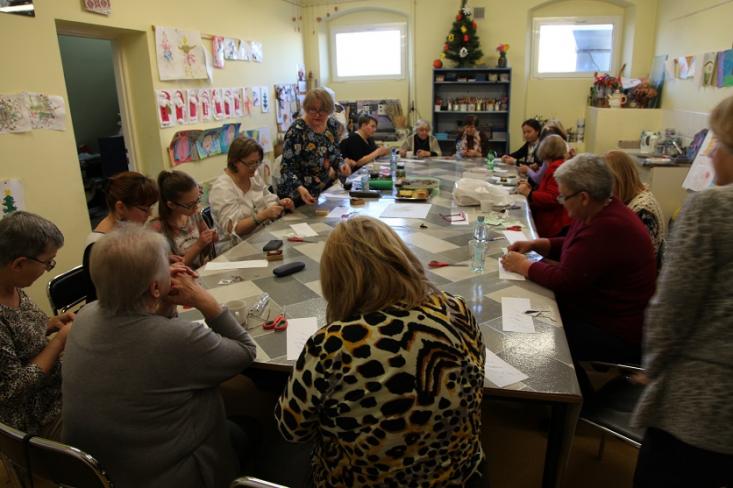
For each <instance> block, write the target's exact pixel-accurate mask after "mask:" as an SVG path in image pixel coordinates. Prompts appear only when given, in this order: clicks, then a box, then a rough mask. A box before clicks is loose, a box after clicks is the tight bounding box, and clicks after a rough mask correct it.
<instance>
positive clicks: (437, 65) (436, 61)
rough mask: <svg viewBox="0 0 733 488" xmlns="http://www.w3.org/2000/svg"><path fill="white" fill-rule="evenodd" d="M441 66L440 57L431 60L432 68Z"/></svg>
mask: <svg viewBox="0 0 733 488" xmlns="http://www.w3.org/2000/svg"><path fill="white" fill-rule="evenodd" d="M442 67H443V61H441V60H440V59H436V60H435V61H433V68H435V69H440V68H442Z"/></svg>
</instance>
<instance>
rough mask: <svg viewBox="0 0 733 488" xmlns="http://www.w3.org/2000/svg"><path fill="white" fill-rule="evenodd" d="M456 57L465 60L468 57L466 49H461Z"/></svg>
mask: <svg viewBox="0 0 733 488" xmlns="http://www.w3.org/2000/svg"><path fill="white" fill-rule="evenodd" d="M458 55H459V56H460V57H461V58H465V57H466V56H468V49H466V48H465V47H462V48H461V50H460V51H459V52H458Z"/></svg>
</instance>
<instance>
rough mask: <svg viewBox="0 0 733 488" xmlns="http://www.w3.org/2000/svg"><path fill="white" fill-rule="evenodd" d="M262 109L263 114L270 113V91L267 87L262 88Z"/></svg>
mask: <svg viewBox="0 0 733 488" xmlns="http://www.w3.org/2000/svg"><path fill="white" fill-rule="evenodd" d="M260 108H262V113H263V114H264V113H267V112H269V111H270V90H268V89H267V87H266V86H261V87H260Z"/></svg>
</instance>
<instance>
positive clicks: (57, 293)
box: [47, 265, 91, 315]
mask: <svg viewBox="0 0 733 488" xmlns="http://www.w3.org/2000/svg"><path fill="white" fill-rule="evenodd" d="M90 286H91V283H90V282H89V276H88V275H87V274H86V273H85V272H84V267H83V266H82V265H79V266H77V267H75V268H72V269H70V270H69V271H67V272H65V273H61V274H60V275H58V276H56V277H54V278H52V279H51V281H49V282H48V289H47V292H48V300H49V302H51V308H52V309H53V313H54V315H58V314H60V313H64V312H66V311H68V310H70V309H71V308H73V307H75V306H77V305H79V304H80V303H82V302H84V301H85V300H86V299H87V294H88V291H89V287H90Z"/></svg>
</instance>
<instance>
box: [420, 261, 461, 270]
mask: <svg viewBox="0 0 733 488" xmlns="http://www.w3.org/2000/svg"><path fill="white" fill-rule="evenodd" d="M446 266H465V265H463V264H455V263H446V262H445V261H436V260H432V261H430V262H429V263H428V267H429V268H444V267H446Z"/></svg>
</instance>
